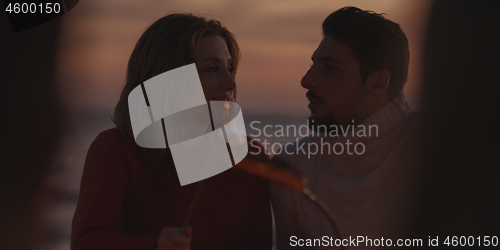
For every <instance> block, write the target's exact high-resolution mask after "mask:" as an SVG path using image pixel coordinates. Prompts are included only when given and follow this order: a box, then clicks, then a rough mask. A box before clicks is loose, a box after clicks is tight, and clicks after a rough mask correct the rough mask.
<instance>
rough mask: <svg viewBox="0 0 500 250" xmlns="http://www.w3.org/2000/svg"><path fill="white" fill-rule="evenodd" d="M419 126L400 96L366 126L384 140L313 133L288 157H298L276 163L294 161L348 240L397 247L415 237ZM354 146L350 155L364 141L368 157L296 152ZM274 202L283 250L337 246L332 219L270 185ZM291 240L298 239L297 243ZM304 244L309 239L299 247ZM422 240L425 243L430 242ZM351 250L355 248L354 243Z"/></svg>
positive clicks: (293, 147) (285, 156)
mask: <svg viewBox="0 0 500 250" xmlns="http://www.w3.org/2000/svg"><path fill="white" fill-rule="evenodd" d="M410 117H411V119H410ZM413 120H414V118H413V115H410V110H409V106H408V104H407V103H406V101H405V100H404V96H403V95H402V94H401V95H399V96H397V97H396V98H394V99H393V100H391V101H390V102H389V103H388V104H386V105H385V106H384V107H382V108H381V109H380V110H378V111H377V112H375V113H373V114H372V115H371V116H370V117H369V118H367V119H366V120H365V121H364V122H362V123H361V124H362V125H364V126H365V128H368V126H369V125H377V126H378V137H377V136H375V135H374V133H372V136H371V137H357V136H355V137H352V133H349V134H348V135H347V136H342V135H341V136H340V137H324V134H322V135H321V136H320V135H318V134H316V135H315V136H311V135H310V136H309V137H306V138H304V139H302V140H301V141H299V145H295V144H293V145H289V146H288V150H287V152H293V153H294V154H287V153H282V154H281V155H279V156H277V157H281V158H282V159H285V160H286V161H288V162H289V163H290V164H292V165H293V167H295V168H297V169H298V170H299V171H300V172H301V173H302V174H303V176H304V177H305V178H306V179H307V180H308V184H307V187H308V188H309V189H310V190H312V192H313V193H314V194H316V195H317V196H318V197H319V198H320V199H322V200H323V201H324V202H325V203H326V204H327V205H328V206H329V207H330V209H331V211H332V212H333V215H334V216H335V218H336V220H337V224H338V227H339V230H340V232H341V234H342V236H343V237H344V238H347V239H349V237H350V238H351V239H353V238H355V239H357V237H358V236H362V237H363V238H364V239H365V240H366V238H365V237H368V239H371V240H375V239H378V240H381V239H382V237H383V238H384V244H387V239H391V240H392V244H393V245H395V244H397V239H399V237H406V236H408V235H407V233H408V230H409V229H410V226H411V223H412V222H413V221H412V219H413V217H412V215H413V209H414V207H415V204H413V202H414V201H415V199H414V198H415V194H416V193H415V192H416V187H417V186H416V183H417V182H418V172H419V171H418V168H417V167H416V164H414V162H415V161H414V160H413V159H412V155H413V153H414V152H415V150H416V147H415V144H416V143H415V135H416V133H415V126H414V124H415V122H413ZM356 131H358V130H356ZM339 134H342V133H340V132H339ZM355 134H357V132H356V133H355ZM347 140H349V141H350V142H351V143H352V145H351V146H350V147H351V153H353V149H352V148H353V146H354V145H355V144H356V143H363V145H365V147H366V148H365V152H364V153H363V154H361V155H357V154H355V153H353V154H351V155H349V154H348V152H347V150H346V149H345V150H344V152H343V153H342V154H337V153H339V152H340V146H339V145H338V146H337V150H336V152H337V153H334V152H332V151H330V153H329V154H328V153H327V152H326V151H327V150H328V148H327V147H326V146H324V151H323V154H316V155H311V156H310V159H308V154H307V152H306V153H305V154H304V152H303V151H301V150H297V146H300V145H301V144H305V146H304V147H303V148H304V149H305V151H307V147H308V143H309V144H311V143H316V144H317V145H318V146H321V145H322V143H323V144H324V143H329V144H330V145H334V144H335V143H342V144H343V145H344V147H346V144H345V143H346V142H347ZM311 148H313V147H311ZM361 149H362V147H361V145H360V146H358V152H361ZM271 200H272V204H273V208H274V213H275V219H276V230H277V231H276V233H277V245H278V249H288V248H297V247H292V245H295V244H296V243H297V244H298V243H304V246H307V245H306V244H307V241H306V239H311V240H312V241H311V242H310V243H314V239H320V240H323V239H325V238H322V237H323V236H327V237H328V238H327V239H328V244H331V243H332V241H330V237H332V239H333V243H335V239H336V238H337V237H338V236H337V235H336V234H335V233H334V231H333V229H332V228H331V225H330V223H329V221H328V220H327V218H326V217H325V216H324V214H323V213H322V212H321V211H320V210H319V209H318V208H316V207H315V206H314V205H313V204H312V203H311V202H310V201H309V200H307V199H306V198H304V197H303V196H301V195H299V194H296V193H292V192H291V191H289V190H286V189H284V188H282V187H281V186H277V185H275V184H271ZM292 236H296V237H295V238H292V239H291V238H290V237H292ZM299 239H304V241H302V242H299V241H298V240H299ZM422 240H423V244H424V245H426V244H427V239H422ZM320 242H321V244H325V242H324V241H320ZM315 243H316V247H315V248H318V249H328V247H324V246H323V245H322V246H318V240H316V242H315ZM378 243H381V242H380V241H379V242H378ZM372 244H373V246H372V247H370V244H368V247H366V243H360V244H357V246H358V247H355V248H354V249H375V248H377V247H375V246H374V245H375V244H377V242H375V241H373V243H372ZM349 245H350V246H353V245H352V241H350V243H349ZM350 246H348V247H346V249H350V248H351V247H350ZM330 248H333V249H337V248H336V247H330Z"/></svg>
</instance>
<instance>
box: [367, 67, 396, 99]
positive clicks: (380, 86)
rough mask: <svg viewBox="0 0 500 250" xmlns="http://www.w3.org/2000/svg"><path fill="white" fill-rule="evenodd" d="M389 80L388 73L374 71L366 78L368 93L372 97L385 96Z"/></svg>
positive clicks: (385, 71) (383, 70)
mask: <svg viewBox="0 0 500 250" xmlns="http://www.w3.org/2000/svg"><path fill="white" fill-rule="evenodd" d="M390 80H391V74H390V73H389V71H387V70H385V69H382V70H379V71H374V72H372V73H371V74H370V75H368V77H367V78H366V84H367V87H368V90H369V91H370V93H372V94H374V95H383V94H387V87H388V86H389V81H390Z"/></svg>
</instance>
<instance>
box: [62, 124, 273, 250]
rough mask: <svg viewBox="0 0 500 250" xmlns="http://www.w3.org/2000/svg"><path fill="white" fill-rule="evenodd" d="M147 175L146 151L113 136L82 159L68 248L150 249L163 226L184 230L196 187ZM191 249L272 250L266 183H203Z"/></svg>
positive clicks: (248, 179) (159, 170) (236, 177)
mask: <svg viewBox="0 0 500 250" xmlns="http://www.w3.org/2000/svg"><path fill="white" fill-rule="evenodd" d="M168 165H169V166H168V167H156V168H153V169H148V166H149V162H148V160H147V157H146V154H145V151H144V149H143V148H141V147H139V146H137V144H135V142H133V141H130V140H128V139H126V138H125V137H123V136H122V135H121V133H120V132H119V131H118V130H117V129H109V130H106V131H104V132H102V133H101V134H99V135H98V136H97V138H96V139H95V140H94V142H93V143H92V145H91V146H90V149H89V151H88V154H87V159H86V161H85V168H84V171H83V177H82V182H81V188H80V196H79V197H78V205H77V208H76V211H75V215H74V217H73V226H72V227H73V228H72V235H71V249H74V250H79V249H86V250H90V249H91V250H99V249H103V250H112V249H120V250H128V249H130V250H137V249H146V250H150V249H153V247H154V245H155V243H156V241H157V240H158V237H159V234H160V231H161V230H162V228H164V227H181V226H182V223H183V220H184V217H185V215H186V211H187V208H188V206H189V203H190V202H191V199H192V198H193V196H194V194H195V192H196V190H197V188H198V185H199V183H198V182H197V183H193V184H189V185H186V186H180V184H179V179H178V177H177V173H176V171H175V168H174V165H173V163H172V164H168ZM190 225H191V227H192V228H193V238H192V242H191V249H194V250H196V249H270V248H271V234H272V233H271V231H272V229H271V227H272V226H271V210H270V203H269V190H268V185H267V182H266V181H265V180H263V179H258V178H257V177H253V176H250V175H247V174H245V173H243V172H240V171H239V170H237V169H234V168H231V169H229V170H227V171H225V172H223V173H221V174H218V175H216V176H213V177H211V178H209V179H208V180H207V184H206V187H205V191H204V194H203V196H202V198H201V199H200V201H199V203H198V205H197V206H196V208H195V210H194V213H193V216H192V220H191V223H190Z"/></svg>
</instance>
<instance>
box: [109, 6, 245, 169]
mask: <svg viewBox="0 0 500 250" xmlns="http://www.w3.org/2000/svg"><path fill="white" fill-rule="evenodd" d="M209 36H220V37H221V38H222V39H223V40H224V41H225V42H226V45H227V48H228V50H229V53H230V55H231V57H232V61H231V65H230V66H231V67H232V68H233V69H234V70H233V71H232V72H231V76H232V77H233V78H235V76H236V69H237V67H238V62H239V59H240V50H239V47H238V44H237V43H236V39H235V38H234V36H233V34H231V32H229V30H227V29H226V28H225V27H224V26H222V25H221V23H220V22H219V21H216V20H206V19H205V18H203V17H199V16H195V15H193V14H190V13H186V14H170V15H167V16H164V17H162V18H160V19H159V20H157V21H156V22H154V23H153V24H152V25H151V26H149V28H148V29H147V30H146V31H145V32H144V33H143V34H142V35H141V37H140V38H139V41H138V42H137V44H136V45H135V48H134V50H133V51H132V54H131V55H130V59H129V61H128V66H127V75H126V80H125V86H124V87H123V90H122V92H121V95H120V100H119V101H118V104H117V105H116V107H115V112H114V116H113V118H112V121H113V122H114V123H115V125H116V127H117V128H118V129H119V130H120V132H121V133H122V134H123V135H124V136H125V137H126V138H128V139H131V140H134V136H133V132H132V126H131V123H130V113H129V109H128V95H129V94H130V92H131V91H132V90H133V89H134V88H135V87H137V86H138V85H140V84H141V83H143V82H144V81H146V80H148V79H150V78H152V77H154V76H156V75H158V74H161V73H163V72H166V71H168V70H171V69H175V68H178V67H181V66H184V65H188V64H191V63H195V62H199V61H200V59H199V57H198V55H197V52H196V48H197V45H198V42H199V41H200V39H201V38H204V37H209ZM230 99H231V100H233V101H234V99H236V90H234V91H233V92H232V93H231V96H230ZM146 151H147V153H148V155H149V156H150V160H151V162H152V163H153V164H158V163H161V162H162V161H163V160H164V159H165V156H166V154H165V152H166V150H162V149H147V150H146ZM167 155H168V154H167Z"/></svg>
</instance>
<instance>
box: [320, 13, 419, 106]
mask: <svg viewBox="0 0 500 250" xmlns="http://www.w3.org/2000/svg"><path fill="white" fill-rule="evenodd" d="M323 35H324V36H330V37H333V38H335V39H337V40H339V41H341V42H343V43H345V44H346V45H348V46H349V47H350V48H351V49H352V50H353V51H354V53H355V55H354V58H355V59H356V60H357V61H358V62H359V64H360V73H361V77H362V79H363V82H366V78H367V77H368V75H369V74H370V73H372V72H374V71H377V70H382V69H385V70H387V71H389V73H390V74H391V79H390V82H389V86H388V93H389V96H390V97H391V98H392V97H394V96H396V95H398V94H399V93H401V91H403V87H404V85H405V83H406V80H407V78H408V64H409V61H410V52H409V50H408V39H407V38H406V35H405V34H404V32H403V31H402V30H401V27H400V26H399V24H397V23H395V22H393V21H391V20H388V19H385V18H384V17H383V15H382V14H377V13H375V12H373V11H365V10H361V9H359V8H356V7H344V8H341V9H339V10H337V11H335V12H333V13H332V14H330V15H329V16H328V17H327V18H326V19H325V21H324V22H323Z"/></svg>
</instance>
